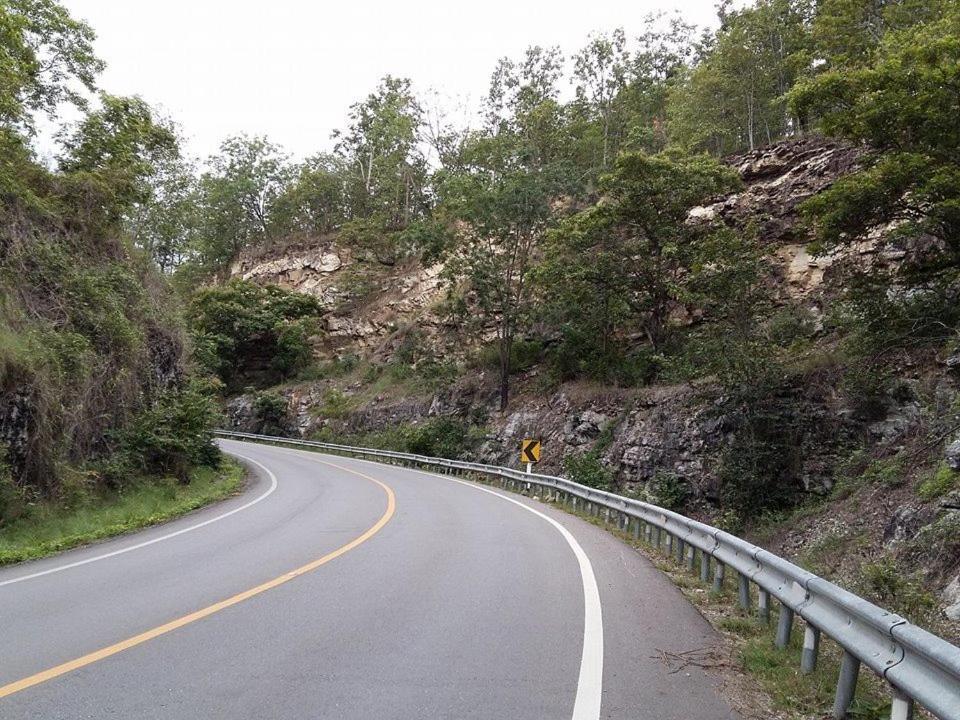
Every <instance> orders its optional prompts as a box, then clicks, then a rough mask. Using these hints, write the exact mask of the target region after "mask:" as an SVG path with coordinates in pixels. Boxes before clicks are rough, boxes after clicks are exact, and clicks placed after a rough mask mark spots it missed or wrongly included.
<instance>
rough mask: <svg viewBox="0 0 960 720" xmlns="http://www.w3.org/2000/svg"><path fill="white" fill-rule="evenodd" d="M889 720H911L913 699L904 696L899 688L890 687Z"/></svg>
mask: <svg viewBox="0 0 960 720" xmlns="http://www.w3.org/2000/svg"><path fill="white" fill-rule="evenodd" d="M890 694H891V696H892V697H891V704H890V720H913V698H911V697H908V696H907V695H904V694H903V693H902V692H900V690H899V688H897V687H894V686H893V685H891V686H890Z"/></svg>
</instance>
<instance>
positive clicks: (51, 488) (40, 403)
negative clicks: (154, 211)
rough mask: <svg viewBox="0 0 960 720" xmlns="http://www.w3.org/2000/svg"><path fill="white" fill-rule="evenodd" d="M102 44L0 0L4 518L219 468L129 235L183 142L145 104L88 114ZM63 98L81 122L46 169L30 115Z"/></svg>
mask: <svg viewBox="0 0 960 720" xmlns="http://www.w3.org/2000/svg"><path fill="white" fill-rule="evenodd" d="M93 37H94V36H93V31H92V30H91V29H90V28H89V27H88V26H87V25H85V24H84V23H82V22H79V21H76V20H74V19H72V18H71V17H70V16H69V14H68V13H67V12H66V10H65V9H64V8H63V7H62V6H60V5H59V4H57V3H55V2H53V1H52V0H4V2H0V58H2V61H0V446H2V452H0V456H2V463H0V524H3V523H4V522H5V521H6V520H8V519H10V518H11V517H13V516H15V515H17V514H19V513H21V512H22V511H23V510H24V509H25V508H28V507H31V506H32V505H33V503H34V501H35V500H36V499H37V498H38V497H46V498H57V497H60V496H62V495H63V494H64V493H66V492H67V490H66V485H67V484H70V486H71V487H73V488H74V489H77V488H80V489H86V490H89V489H96V488H97V487H98V486H103V485H106V484H109V485H112V486H113V487H115V488H116V487H120V486H122V485H123V484H125V483H128V482H131V481H134V480H135V479H136V478H137V477H138V476H144V475H149V476H155V475H158V474H160V475H172V476H175V477H177V478H178V479H180V480H186V479H187V478H188V476H189V471H190V470H191V469H192V468H193V467H195V466H197V465H210V464H215V463H216V462H217V459H218V454H217V451H216V448H215V446H214V445H213V444H212V437H211V433H210V429H211V427H212V426H213V423H214V422H215V421H216V417H217V409H216V402H215V399H214V397H213V394H212V393H211V392H210V391H209V388H207V389H204V388H202V387H201V386H200V385H197V384H196V383H195V382H192V381H190V380H189V379H188V375H189V368H188V366H187V363H186V362H185V359H184V355H185V350H186V347H187V339H186V333H185V331H184V330H185V328H184V326H183V322H182V320H181V319H180V315H179V310H178V302H177V300H176V298H175V296H174V294H173V292H172V290H171V289H170V288H169V287H168V285H167V282H166V280H165V279H164V278H163V277H162V275H161V274H160V272H159V271H158V269H157V267H156V266H155V265H154V263H153V262H152V261H151V258H150V256H148V255H146V254H145V253H143V252H141V251H140V250H137V249H136V248H134V247H133V246H132V244H131V243H130V241H129V234H128V232H127V231H126V230H127V228H128V227H129V226H130V225H131V224H132V223H134V222H136V219H137V218H139V217H141V215H142V213H143V212H144V211H145V210H146V209H147V207H148V206H149V205H151V203H153V202H154V201H155V198H156V187H157V184H156V178H157V177H159V176H160V175H161V174H162V172H163V169H164V168H166V167H168V166H169V165H170V164H171V163H175V162H177V160H178V158H179V156H180V153H179V142H178V138H177V135H176V132H175V130H174V128H173V126H172V125H171V124H170V123H169V122H167V121H166V120H164V119H163V118H160V117H158V116H157V114H156V113H155V111H153V110H152V108H150V106H149V105H147V103H145V102H144V101H143V100H141V99H139V98H122V97H115V96H111V95H106V94H101V95H99V97H98V99H97V101H96V103H94V104H93V105H92V106H90V104H89V103H88V99H89V95H90V93H91V92H92V91H94V90H95V80H96V77H97V74H98V72H99V71H100V69H101V67H102V63H100V61H99V60H97V58H96V57H95V56H94V55H93V53H92V49H91V47H92V41H93ZM63 103H72V104H73V105H75V106H77V107H78V108H79V109H80V110H81V111H84V112H85V114H84V115H83V116H82V117H81V119H80V120H79V121H78V122H77V123H75V124H73V125H69V126H65V127H63V128H62V130H61V132H60V134H59V138H60V148H61V150H60V153H59V156H58V157H57V159H56V160H57V161H56V167H55V169H50V168H48V167H46V166H45V165H43V164H41V163H39V162H37V161H36V159H35V158H34V156H33V148H32V139H33V136H34V135H33V133H34V117H35V114H36V113H47V114H49V115H50V116H51V117H54V116H55V113H56V111H57V110H58V108H59V107H60V106H61V105H62V104H63ZM67 477H69V478H71V481H70V483H67V482H66V480H65V478H67ZM78 477H82V478H83V480H82V481H79V480H77V478H78Z"/></svg>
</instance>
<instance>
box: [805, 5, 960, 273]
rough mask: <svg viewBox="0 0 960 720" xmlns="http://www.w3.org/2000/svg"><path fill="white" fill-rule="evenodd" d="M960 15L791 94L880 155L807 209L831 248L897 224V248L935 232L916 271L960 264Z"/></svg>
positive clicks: (826, 124) (901, 35)
mask: <svg viewBox="0 0 960 720" xmlns="http://www.w3.org/2000/svg"><path fill="white" fill-rule="evenodd" d="M958 27H960V8H958V5H957V4H956V3H953V7H952V9H951V10H950V11H949V12H948V13H947V14H946V16H945V17H942V18H939V19H937V20H934V21H930V22H926V23H922V24H920V25H916V26H914V27H910V28H907V29H903V30H897V31H891V32H888V33H887V35H886V36H885V37H884V39H883V42H882V43H881V45H880V46H879V47H878V48H877V50H876V52H875V54H874V57H873V60H872V61H871V62H869V63H868V64H866V65H864V66H862V67H858V68H840V69H835V70H829V71H826V72H823V73H821V74H819V75H817V76H815V77H813V78H810V79H807V80H804V81H803V82H801V83H799V84H798V85H797V87H795V88H794V89H793V91H792V92H791V94H790V99H791V102H792V103H793V106H794V107H795V108H796V110H797V112H798V113H802V114H806V115H811V116H814V117H819V122H820V127H821V128H822V129H823V131H824V132H826V133H827V134H830V135H834V136H840V137H845V138H849V139H851V140H855V141H861V142H865V143H867V144H869V146H870V147H872V148H874V149H875V150H876V151H877V152H875V153H874V154H872V155H871V156H869V157H868V158H867V160H866V164H865V167H864V168H863V169H862V170H861V171H860V172H857V173H854V174H853V175H850V176H848V177H845V178H842V179H841V180H840V181H838V182H837V183H835V184H834V185H833V186H831V187H830V188H828V189H827V190H825V191H824V192H822V193H820V194H819V195H817V196H816V197H814V198H813V199H811V200H810V201H808V202H807V203H806V206H805V209H806V211H807V213H809V216H810V217H811V219H812V221H813V223H814V226H815V229H816V232H817V236H818V238H819V239H820V240H821V241H822V242H824V243H825V244H826V245H828V246H833V245H837V244H840V243H846V242H850V241H853V240H857V239H860V238H863V237H864V235H865V234H866V233H867V232H869V230H870V229H871V228H873V227H876V226H879V225H883V224H886V223H894V224H895V229H894V231H893V233H892V239H893V240H894V241H906V240H909V239H914V238H918V237H921V236H923V235H929V236H932V237H933V238H936V239H937V241H936V242H933V243H927V244H926V245H925V247H926V249H925V250H923V251H921V252H915V253H911V255H910V257H909V258H908V260H909V261H908V262H907V263H906V265H905V268H904V269H905V270H906V271H907V272H915V271H920V272H922V273H923V274H925V275H927V274H929V273H934V274H940V273H944V272H947V273H949V274H952V273H954V272H955V271H956V270H957V269H958V267H960V170H958V168H960V126H958V124H957V118H958V117H960V93H958V91H957V88H958V87H960V33H958V31H957V28H958Z"/></svg>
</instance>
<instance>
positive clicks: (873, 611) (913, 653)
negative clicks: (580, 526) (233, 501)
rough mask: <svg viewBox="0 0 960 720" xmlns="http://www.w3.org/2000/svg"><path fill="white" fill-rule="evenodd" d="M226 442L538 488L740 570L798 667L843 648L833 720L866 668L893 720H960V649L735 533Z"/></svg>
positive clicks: (412, 459)
mask: <svg viewBox="0 0 960 720" xmlns="http://www.w3.org/2000/svg"><path fill="white" fill-rule="evenodd" d="M217 434H218V435H220V436H222V437H228V438H242V439H245V440H254V441H259V442H268V443H276V444H285V445H294V446H306V447H313V448H318V449H321V450H324V451H327V452H330V453H335V454H340V455H348V456H351V457H360V458H366V459H372V460H376V461H378V462H387V463H391V464H402V465H405V466H409V467H419V468H428V469H431V470H434V471H438V472H440V473H442V474H466V475H470V476H479V477H481V478H486V479H488V480H493V481H494V482H497V483H499V485H500V487H502V488H505V489H509V490H519V491H521V492H523V491H531V492H532V488H533V487H537V488H540V489H541V491H542V492H543V493H545V494H546V495H547V496H548V498H549V499H551V500H556V501H558V502H561V503H563V504H565V505H568V506H571V507H572V508H573V509H578V508H579V509H580V510H583V511H585V512H587V513H588V514H592V515H600V514H601V513H603V515H604V517H605V519H606V520H607V521H608V522H610V521H616V522H617V523H618V525H619V526H620V527H621V529H623V530H625V531H629V530H630V529H631V527H632V532H633V535H634V537H635V538H638V539H639V538H641V537H643V538H644V539H645V540H647V541H648V542H651V543H652V544H653V545H654V546H656V547H657V548H660V549H665V550H666V551H667V552H668V553H672V554H674V555H675V557H676V558H677V560H678V561H680V562H683V563H685V564H686V566H687V568H688V569H690V570H691V571H692V570H693V569H694V568H695V566H696V563H697V558H698V556H699V562H700V579H701V580H703V581H704V582H710V579H711V578H710V576H711V566H712V570H713V587H714V588H715V589H720V588H722V587H723V582H724V575H725V568H730V569H731V570H733V571H735V572H736V574H737V579H738V601H739V604H740V606H741V607H742V608H744V609H749V608H750V606H751V603H752V594H751V590H750V585H751V584H754V585H756V586H757V588H758V590H759V603H758V605H759V607H758V613H759V616H760V617H761V619H763V620H765V621H769V619H770V598H771V597H773V598H775V599H776V600H777V601H779V603H780V613H779V621H778V624H777V631H776V641H775V642H776V644H777V646H778V647H780V648H784V647H786V646H787V644H788V643H789V641H790V635H791V631H792V628H793V624H794V622H793V620H794V616H796V615H799V616H800V617H801V618H803V620H804V622H805V628H804V642H803V653H802V656H801V669H802V671H803V672H805V673H809V672H812V671H813V670H814V669H815V667H816V664H817V657H818V654H819V647H820V636H821V634H823V635H826V636H827V637H829V638H831V639H833V640H834V641H835V642H836V643H837V644H838V645H839V646H840V647H841V648H842V649H843V660H842V662H841V667H840V674H839V678H838V681H837V690H836V695H835V700H834V706H833V717H834V718H837V719H838V720H839V719H840V718H843V717H845V716H846V714H847V711H848V709H849V707H850V704H851V703H852V701H853V696H854V691H855V690H856V685H857V678H858V675H859V671H860V667H861V665H866V666H867V667H868V668H869V669H870V670H872V671H873V672H874V673H876V674H877V675H878V676H880V677H881V678H883V679H884V680H885V681H886V682H887V684H888V685H889V687H890V693H891V698H892V704H891V713H890V718H891V720H909V718H911V717H912V714H913V708H914V703H917V704H919V705H920V706H922V707H924V708H926V709H927V710H928V711H930V712H931V713H933V715H935V716H936V717H938V718H941V720H960V648H957V647H956V646H954V645H951V644H950V643H948V642H947V641H946V640H943V639H942V638H939V637H937V636H936V635H933V634H931V633H929V632H927V631H925V630H923V629H921V628H919V627H917V626H916V625H912V624H910V623H909V622H908V621H907V620H905V619H904V618H902V617H900V616H899V615H896V614H894V613H891V612H888V611H887V610H884V609H883V608H880V607H877V606H876V605H874V604H872V603H870V602H868V601H866V600H864V599H863V598H861V597H858V596H857V595H854V594H853V593H850V592H848V591H846V590H844V589H843V588H841V587H839V586H837V585H834V584H833V583H831V582H829V581H827V580H824V579H823V578H821V577H818V576H817V575H814V574H813V573H810V572H807V571H806V570H804V569H803V568H801V567H798V566H797V565H794V564H793V563H791V562H789V561H787V560H784V559H783V558H781V557H778V556H777V555H774V554H773V553H770V552H767V551H766V550H764V549H763V548H760V547H757V546H756V545H753V544H751V543H748V542H747V541H746V540H742V539H741V538H738V537H736V536H735V535H731V534H730V533H727V532H724V531H723V530H719V529H718V528H715V527H711V526H710V525H706V524H704V523H701V522H697V521H696V520H691V519H690V518H687V517H684V516H683V515H680V514H679V513H675V512H672V511H670V510H667V509H665V508H662V507H658V506H656V505H651V504H650V503H646V502H642V501H640V500H634V499H632V498H627V497H623V496H621V495H616V494H614V493H609V492H605V491H603V490H597V489H595V488H590V487H587V486H585V485H580V484H578V483H575V482H572V481H570V480H567V479H565V478H561V477H554V476H552V475H540V474H536V473H525V472H521V471H519V470H513V469H510V468H504V467H499V466H496V465H484V464H481V463H470V462H464V461H461V460H446V459H443V458H435V457H427V456H424V455H414V454H410V453H401V452H394V451H390V450H376V449H371V448H357V447H350V446H348V445H337V444H333V443H323V442H316V441H313V440H297V439H291V438H282V437H275V436H270V435H255V434H252V433H241V432H232V431H218V433H217Z"/></svg>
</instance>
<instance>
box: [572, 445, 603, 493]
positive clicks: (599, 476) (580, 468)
mask: <svg viewBox="0 0 960 720" xmlns="http://www.w3.org/2000/svg"><path fill="white" fill-rule="evenodd" d="M563 471H564V473H565V475H566V476H567V478H568V479H570V480H573V481H574V482H578V483H580V484H581V485H587V486H588V487H593V488H598V489H600V490H606V489H607V488H609V487H610V486H611V485H612V484H613V473H612V472H611V471H610V469H609V468H606V467H604V466H603V464H602V463H601V462H600V457H599V453H598V452H596V450H591V451H590V452H588V453H585V454H583V455H567V456H566V457H565V458H564V459H563Z"/></svg>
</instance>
